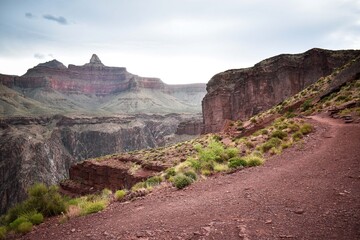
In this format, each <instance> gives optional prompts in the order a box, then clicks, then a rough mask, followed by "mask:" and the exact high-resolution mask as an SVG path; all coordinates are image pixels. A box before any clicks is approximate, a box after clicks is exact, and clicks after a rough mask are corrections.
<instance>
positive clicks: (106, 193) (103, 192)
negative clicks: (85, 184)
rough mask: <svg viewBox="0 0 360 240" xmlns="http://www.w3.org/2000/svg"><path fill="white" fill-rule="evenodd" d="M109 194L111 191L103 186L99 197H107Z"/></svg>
mask: <svg viewBox="0 0 360 240" xmlns="http://www.w3.org/2000/svg"><path fill="white" fill-rule="evenodd" d="M111 195H112V191H111V190H110V189H108V188H104V189H103V190H102V191H101V198H103V199H108V198H110V197H111Z"/></svg>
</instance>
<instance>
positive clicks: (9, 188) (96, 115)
mask: <svg viewBox="0 0 360 240" xmlns="http://www.w3.org/2000/svg"><path fill="white" fill-rule="evenodd" d="M358 56H360V51H358V50H339V51H331V50H324V49H311V50H309V51H307V52H305V53H301V54H292V55H291V54H282V55H279V56H275V57H272V58H269V59H266V60H264V61H262V62H260V63H258V64H256V65H254V67H251V68H246V69H233V70H228V71H225V72H222V73H219V74H216V75H215V76H214V77H213V78H212V79H211V80H210V81H209V82H208V84H207V85H206V90H205V84H186V85H168V84H165V83H163V82H162V81H161V80H160V79H157V78H144V77H140V76H137V75H134V74H131V73H129V72H127V70H126V68H119V67H107V66H105V65H104V64H103V63H102V62H101V61H100V59H99V58H98V57H97V56H96V55H93V56H92V57H91V60H90V62H89V63H87V64H85V65H83V66H75V65H71V64H70V65H69V66H68V67H65V66H64V65H63V64H62V63H60V62H58V61H57V60H53V61H50V62H47V63H43V64H39V65H38V66H36V67H34V68H32V69H29V70H28V71H27V73H26V74H24V75H23V76H10V75H0V83H1V84H0V114H1V115H0V116H1V118H0V136H1V138H0V141H1V149H0V150H1V153H0V154H1V163H0V173H1V178H0V181H1V186H0V203H1V209H0V212H1V213H3V212H5V211H6V209H7V208H8V207H10V206H11V205H13V204H15V203H16V202H19V201H21V200H22V199H24V197H25V196H26V191H25V190H26V189H27V188H28V187H29V186H30V185H32V184H33V183H35V182H44V183H46V184H49V185H50V184H57V183H59V182H60V181H62V180H63V179H67V178H69V176H70V178H71V179H70V180H80V181H81V182H83V183H86V184H87V186H88V187H89V189H90V188H91V186H92V185H94V186H95V185H96V186H95V190H98V189H97V188H99V189H100V188H102V187H106V186H107V185H109V187H110V188H111V189H113V190H115V189H116V188H117V187H119V186H122V187H127V188H128V187H131V186H132V185H133V184H135V183H136V182H137V181H141V180H143V179H145V178H146V177H149V176H153V175H155V174H157V173H158V171H161V170H163V169H165V167H164V166H163V167H161V168H160V169H157V170H155V171H154V168H156V166H155V165H154V166H153V165H151V164H150V165H146V164H145V165H144V163H149V162H152V161H155V160H157V159H163V160H164V161H171V160H174V159H176V161H177V162H181V161H184V160H185V159H186V154H188V153H190V150H189V149H191V147H189V146H187V147H184V148H183V149H182V155H179V156H177V155H176V157H175V155H174V154H173V155H171V154H170V155H168V154H167V153H162V154H163V155H154V156H152V155H151V154H148V158H147V159H143V157H144V156H142V155H141V154H140V155H139V156H138V157H137V158H133V157H131V155H129V157H127V158H124V159H112V160H109V161H106V160H105V161H103V162H101V163H100V162H98V161H97V160H96V159H95V160H94V159H93V160H92V161H88V162H83V160H86V159H89V158H98V157H100V156H103V155H108V154H114V153H120V152H131V151H134V150H138V149H147V148H157V147H162V146H166V145H168V144H170V143H176V142H179V141H184V140H187V139H191V138H194V137H195V136H197V135H199V134H201V133H209V132H219V131H222V130H223V129H224V125H225V123H226V122H227V121H228V120H241V121H245V120H248V119H249V118H250V117H251V116H253V115H255V114H257V113H259V112H262V111H264V110H267V109H269V108H271V107H272V106H274V105H276V104H279V103H281V102H282V101H283V100H285V99H286V98H287V97H290V96H292V95H294V94H296V93H298V92H300V91H301V90H303V89H304V88H306V87H307V86H309V85H311V84H312V83H314V82H316V81H317V80H318V79H319V78H321V77H325V76H327V75H329V74H331V73H332V72H334V71H335V72H336V71H337V69H338V70H339V71H340V69H341V68H342V67H343V65H345V64H347V63H348V62H350V61H352V60H353V59H355V58H356V57H358ZM357 66H358V62H357V64H356V65H354V67H353V68H357ZM353 68H352V70H351V73H349V74H350V75H351V74H353V73H354V69H353ZM355 70H356V69H355ZM355 72H356V71H355ZM356 73H358V72H356ZM350 75H349V76H347V78H346V81H347V80H348V79H349V78H352V77H353V76H352V75H351V76H350ZM354 77H356V76H354ZM344 79H345V78H344ZM342 84H343V83H338V85H339V86H341V85H342ZM201 111H202V116H201ZM179 146H180V145H179ZM149 151H150V150H149ZM150 152H151V151H150ZM107 164H109V165H108V166H107ZM113 164H115V165H116V166H115V165H114V166H113ZM133 164H138V165H141V169H143V170H144V174H140V175H139V176H137V175H136V174H135V175H131V174H128V173H129V170H130V168H131V167H132V166H133ZM69 169H70V170H69ZM69 171H70V173H69ZM119 173H122V175H124V176H121V177H120V178H119V176H115V175H118V174H119ZM95 178H96V179H97V180H95ZM114 184H115V185H116V186H115V185H114ZM62 186H63V187H64V188H65V189H66V188H67V190H71V189H72V190H73V191H74V190H75V191H77V190H80V189H78V188H76V184H75V185H74V182H72V181H69V182H68V183H66V182H65V183H64V184H63V185H62Z"/></svg>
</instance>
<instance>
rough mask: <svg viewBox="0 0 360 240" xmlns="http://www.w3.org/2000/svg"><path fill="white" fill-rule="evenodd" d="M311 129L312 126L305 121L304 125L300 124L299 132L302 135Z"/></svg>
mask: <svg viewBox="0 0 360 240" xmlns="http://www.w3.org/2000/svg"><path fill="white" fill-rule="evenodd" d="M312 130H313V127H312V126H311V125H310V124H308V123H305V124H304V125H302V126H301V127H300V132H301V133H302V134H303V135H306V134H308V133H311V132H312Z"/></svg>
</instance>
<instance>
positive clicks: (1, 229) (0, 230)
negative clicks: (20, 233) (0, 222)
mask: <svg viewBox="0 0 360 240" xmlns="http://www.w3.org/2000/svg"><path fill="white" fill-rule="evenodd" d="M6 233H7V229H6V227H5V226H0V239H5V237H6Z"/></svg>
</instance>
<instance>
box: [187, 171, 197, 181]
mask: <svg viewBox="0 0 360 240" xmlns="http://www.w3.org/2000/svg"><path fill="white" fill-rule="evenodd" d="M184 175H185V176H187V177H189V178H191V179H193V180H194V181H196V180H197V175H196V173H195V172H194V171H191V170H189V171H186V172H184Z"/></svg>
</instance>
